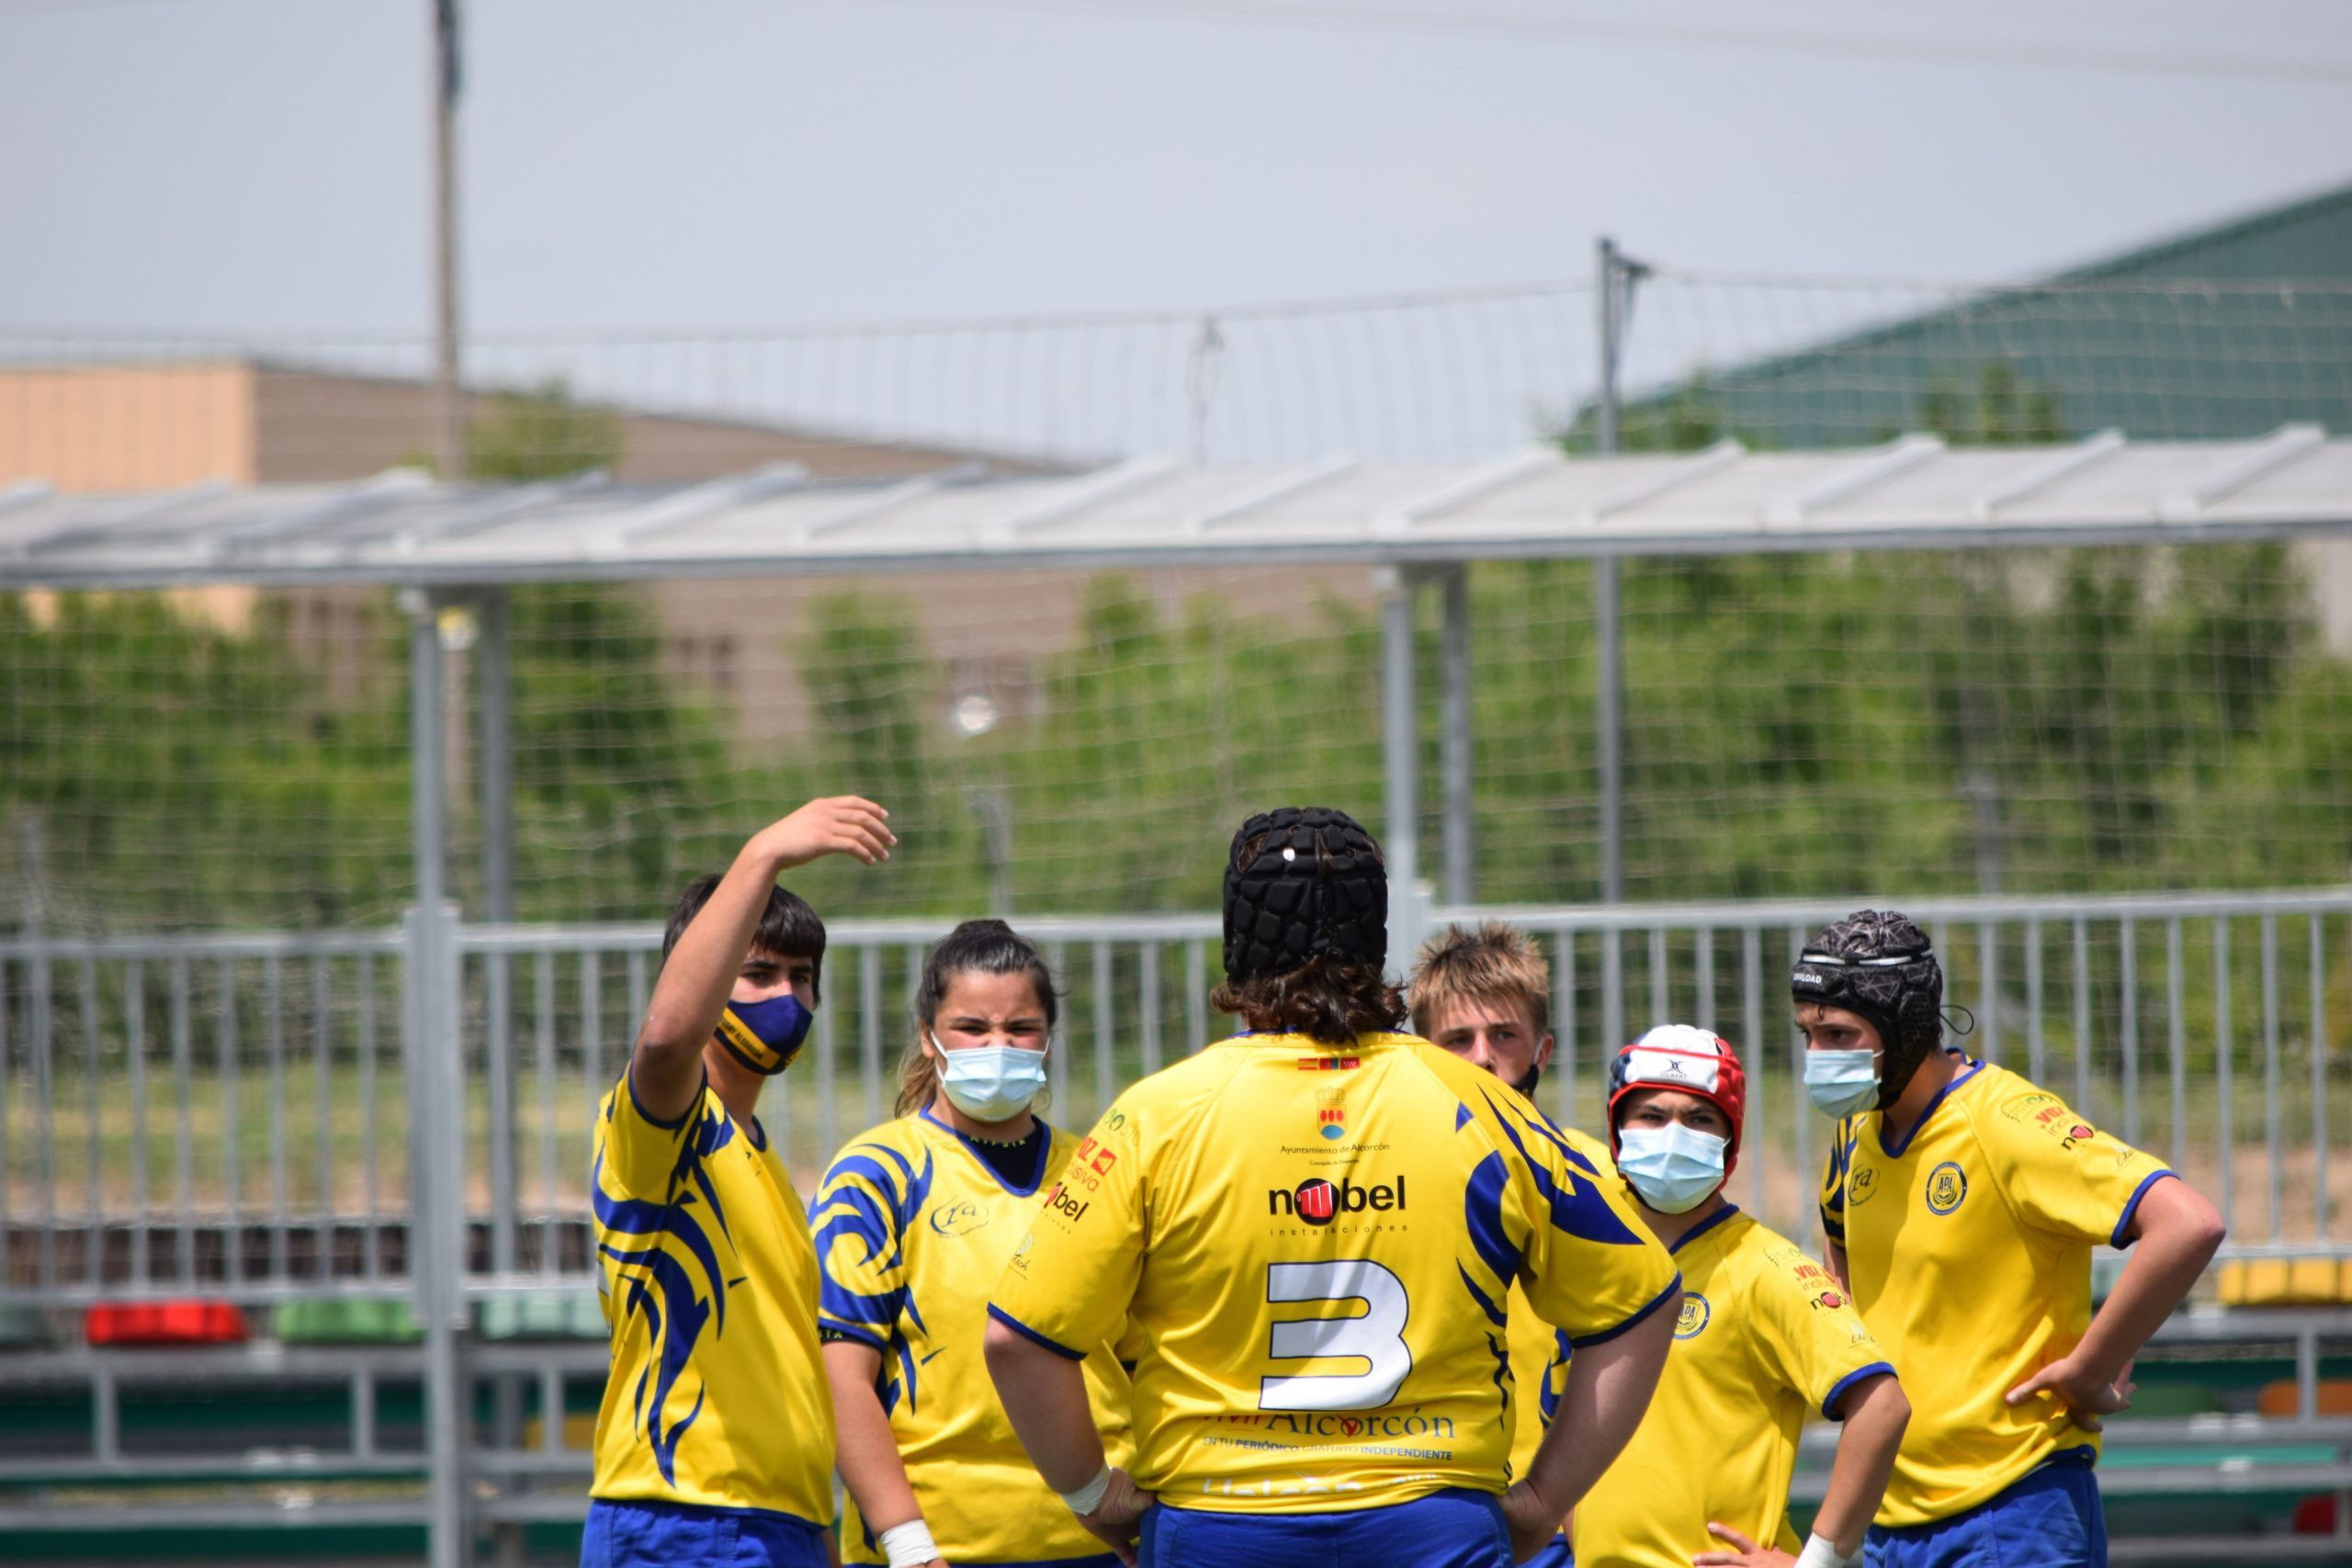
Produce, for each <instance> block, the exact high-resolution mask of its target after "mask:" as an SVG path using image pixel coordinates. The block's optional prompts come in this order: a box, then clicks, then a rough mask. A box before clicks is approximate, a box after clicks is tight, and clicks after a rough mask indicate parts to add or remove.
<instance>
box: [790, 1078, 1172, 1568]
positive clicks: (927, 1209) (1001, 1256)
mask: <svg viewBox="0 0 2352 1568" xmlns="http://www.w3.org/2000/svg"><path fill="white" fill-rule="evenodd" d="M1049 1137H1050V1142H1049V1143H1048V1145H1047V1146H1046V1151H1045V1156H1044V1158H1043V1160H1042V1161H1041V1162H1040V1165H1039V1168H1038V1172H1037V1177H1036V1179H1035V1181H1033V1182H1032V1183H1031V1184H1030V1185H1029V1186H1026V1187H1023V1188H1018V1189H1015V1188H1012V1187H1008V1186H1007V1185H1006V1184H1005V1183H1004V1181H1003V1180H1002V1179H1001V1178H999V1177H998V1175H997V1174H996V1172H995V1171H993V1170H991V1169H989V1167H988V1166H987V1165H986V1164H985V1163H983V1162H982V1160H981V1159H980V1157H979V1156H978V1155H977V1154H976V1153H974V1152H973V1151H972V1149H971V1147H970V1145H967V1143H965V1141H964V1140H963V1139H962V1138H961V1137H960V1136H958V1135H957V1134H956V1132H955V1131H954V1130H953V1129H951V1128H949V1127H947V1126H945V1125H944V1124H942V1123H941V1122H938V1121H937V1120H935V1119H934V1118H933V1116H932V1115H931V1114H930V1112H928V1111H924V1112H922V1113H920V1114H918V1115H914V1116H902V1117H900V1118H899V1119H898V1120H897V1121H895V1122H884V1123H882V1125H880V1126H879V1127H876V1128H875V1129H874V1130H873V1131H872V1132H870V1133H867V1134H865V1135H864V1136H863V1137H861V1138H859V1139H857V1140H856V1141H855V1142H854V1143H852V1144H851V1145H849V1146H848V1147H846V1148H844V1149H842V1152H841V1153H840V1155H839V1156H836V1157H835V1158H834V1160H833V1163H832V1166H831V1168H830V1169H828V1170H827V1171H826V1172H825V1179H824V1182H823V1184H822V1185H821V1186H820V1188H819V1189H818V1193H817V1206H816V1213H815V1218H814V1221H813V1223H814V1224H815V1225H816V1229H817V1258H818V1264H819V1266H820V1268H821V1269H822V1270H823V1276H824V1277H823V1282H822V1285H821V1286H820V1305H819V1308H818V1322H819V1324H820V1325H821V1326H822V1327H823V1328H824V1329H825V1330H827V1331H829V1332H831V1333H837V1334H842V1335H846V1336H848V1337H851V1338H853V1339H858V1340H863V1341H864V1342H865V1343H866V1344H868V1345H871V1346H873V1347H874V1348H876V1350H879V1351H880V1352H881V1353H882V1371H881V1377H880V1381H879V1382H878V1383H877V1385H876V1393H879V1394H880V1395H881V1399H882V1408H883V1409H884V1410H885V1411H887V1412H888V1415H889V1417H890V1431H891V1435H892V1436H893V1437H895V1438H897V1439H898V1442H899V1458H900V1459H901V1460H903V1461H905V1463H906V1467H907V1479H908V1481H909V1482H910V1483H912V1484H913V1486H914V1492H915V1501H916V1502H917V1503H918V1504H919V1505H920V1506H922V1516H923V1519H924V1522H925V1523H927V1524H928V1525H929V1526H930V1527H931V1535H932V1539H933V1540H934V1541H936V1542H937V1543H938V1546H939V1551H940V1554H941V1555H942V1556H944V1557H945V1558H946V1559H947V1561H949V1562H954V1563H956V1564H958V1565H959V1568H960V1565H961V1564H964V1563H967V1562H969V1563H991V1562H1053V1561H1056V1560H1058V1559H1061V1558H1069V1557H1094V1556H1098V1555H1100V1554H1101V1552H1102V1551H1103V1543H1102V1542H1101V1541H1100V1540H1096V1539H1095V1538H1094V1537H1093V1536H1091V1535H1089V1534H1088V1533H1087V1531H1086V1528H1085V1527H1084V1526H1083V1525H1080V1523H1079V1522H1078V1519H1077V1517H1076V1516H1074V1515H1073V1514H1071V1513H1070V1511H1069V1509H1068V1508H1066V1507H1064V1506H1062V1503H1061V1499H1060V1498H1058V1497H1057V1496H1055V1495H1054V1494H1053V1492H1052V1491H1051V1490H1050V1489H1049V1488H1048V1487H1047V1486H1046V1483H1045V1481H1044V1480H1043V1478H1041V1477H1040V1476H1039V1475H1038V1474H1037V1472H1036V1469H1035V1466H1033V1465H1032V1464H1031V1463H1030V1462H1029V1457H1028V1455H1027V1454H1026V1453H1024V1452H1023V1450H1022V1448H1021V1441H1020V1439H1019V1438H1016V1437H1015V1436H1014V1435H1013V1431H1012V1423H1011V1422H1010V1421H1008V1420H1006V1419H1005V1415H1004V1407H1003V1405H1001V1404H999V1403H998V1401H997V1394H996V1388H995V1385H993V1384H992V1383H990V1382H989V1372H988V1366H987V1364H986V1363H985V1361H983V1359H981V1349H980V1340H981V1332H982V1330H983V1329H984V1328H985V1327H986V1325H987V1323H988V1312H987V1308H988V1301H989V1292H990V1291H991V1290H993V1289H994V1288H995V1285H996V1281H997V1279H998V1277H999V1276H1001V1274H1002V1273H1003V1272H1004V1262H1005V1259H1006V1258H1010V1257H1011V1256H1012V1249H1013V1247H1014V1246H1015V1245H1016V1244H1017V1243H1018V1242H1019V1241H1020V1240H1021V1238H1022V1236H1023V1235H1026V1234H1027V1233H1028V1230H1029V1224H1030V1220H1031V1217H1032V1216H1033V1215H1034V1214H1035V1212H1036V1208H1037V1196H1036V1194H1037V1192H1038V1190H1039V1189H1040V1188H1041V1187H1050V1186H1051V1185H1052V1184H1053V1183H1055V1182H1057V1181H1058V1180H1060V1179H1062V1177H1063V1174H1064V1172H1065V1170H1066V1168H1068V1167H1069V1164H1070V1162H1071V1160H1072V1159H1073V1158H1074V1157H1078V1158H1087V1157H1091V1156H1093V1155H1094V1154H1095V1150H1094V1149H1093V1148H1091V1146H1089V1145H1083V1144H1081V1143H1080V1141H1079V1140H1078V1139H1076V1138H1073V1137H1071V1136H1070V1135H1069V1134H1065V1133H1058V1132H1056V1133H1050V1134H1049ZM1081 1151H1082V1152H1081ZM1086 1385H1087V1387H1086V1392H1087V1399H1088V1403H1089V1404H1091V1405H1092V1406H1093V1409H1094V1416H1095V1419H1096V1420H1097V1421H1098V1422H1099V1423H1101V1428H1102V1434H1103V1449H1104V1450H1105V1451H1106V1452H1107V1453H1108V1454H1109V1456H1110V1459H1111V1462H1112V1463H1114V1464H1125V1462H1126V1461H1127V1458H1128V1455H1129V1453H1130V1452H1131V1450H1132V1444H1131V1443H1130V1442H1129V1441H1128V1438H1127V1398H1128V1395H1127V1374H1126V1371H1125V1369H1124V1368H1122V1367H1121V1366H1120V1365H1119V1362H1118V1359H1117V1356H1116V1354H1115V1353H1114V1350H1113V1348H1112V1347H1111V1346H1110V1345H1109V1344H1108V1343H1107V1342H1096V1343H1094V1344H1092V1345H1091V1346H1090V1347H1089V1354H1088V1355H1087V1358H1086ZM846 1508H847V1512H846V1514H845V1515H844V1517H843V1519H842V1558H843V1559H844V1560H845V1561H847V1562H882V1561H883V1560H884V1554H883V1552H882V1551H881V1550H880V1548H878V1547H877V1546H876V1545H875V1544H874V1542H873V1541H872V1540H870V1539H869V1537H868V1531H867V1530H866V1528H865V1521H864V1520H862V1519H861V1518H860V1517H858V1512H857V1505H856V1503H855V1501H854V1500H851V1501H849V1502H848V1503H847V1505H846Z"/></svg>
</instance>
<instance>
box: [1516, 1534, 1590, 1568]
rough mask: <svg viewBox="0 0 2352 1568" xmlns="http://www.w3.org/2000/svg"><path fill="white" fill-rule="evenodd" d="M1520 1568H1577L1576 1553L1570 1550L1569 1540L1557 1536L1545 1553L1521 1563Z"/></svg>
mask: <svg viewBox="0 0 2352 1568" xmlns="http://www.w3.org/2000/svg"><path fill="white" fill-rule="evenodd" d="M1519 1568H1577V1559H1576V1553H1574V1552H1572V1551H1569V1550H1568V1538H1567V1537H1566V1536H1565V1535H1555V1536H1554V1537H1553V1538H1552V1540H1551V1541H1550V1543H1549V1544H1547V1545H1546V1546H1545V1547H1544V1550H1543V1551H1539V1552H1537V1553H1536V1554H1535V1555H1534V1556H1532V1557H1531V1558H1529V1559H1528V1560H1527V1561H1526V1562H1522V1563H1521V1564H1520V1565H1519Z"/></svg>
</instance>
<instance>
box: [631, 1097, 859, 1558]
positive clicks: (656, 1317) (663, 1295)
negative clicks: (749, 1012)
mask: <svg viewBox="0 0 2352 1568" xmlns="http://www.w3.org/2000/svg"><path fill="white" fill-rule="evenodd" d="M593 1171H594V1180H593V1181H592V1183H591V1186H590V1197H591V1201H592V1202H593V1204H594V1211H595V1222H596V1250H597V1254H598V1257H599V1258H600V1259H601V1260H602V1263H603V1269H602V1272H601V1273H600V1274H599V1275H598V1277H597V1286H598V1289H599V1290H600V1291H601V1292H603V1294H604V1298H605V1321H606V1322H607V1323H608V1324H609V1325H611V1326H612V1334H613V1343H612V1357H613V1359H612V1368H611V1371H609V1372H608V1373H607V1374H606V1376H605V1400H604V1404H603V1405H602V1406H601V1407H600V1408H599V1409H598V1411H597V1413H596V1445H595V1448H596V1472H595V1480H594V1483H592V1484H591V1485H590V1487H589V1489H588V1491H589V1495H591V1496H594V1497H605V1498H611V1499H614V1500H616V1501H619V1500H626V1501H660V1502H670V1503H692V1504H699V1505H703V1506H711V1507H721V1508H758V1509H764V1510H767V1511H770V1512H774V1513H781V1514H790V1515H792V1516H793V1517H796V1518H800V1519H804V1520H807V1521H808V1522H809V1523H811V1524H816V1525H822V1524H824V1523H825V1522H826V1521H828V1520H830V1519H831V1517H833V1486H832V1471H833V1401H832V1394H831V1390H830V1389H829V1388H828V1387H827V1385H826V1382H825V1372H824V1366H823V1363H822V1362H820V1360H819V1359H818V1355H817V1258H816V1253H815V1250H814V1249H813V1248H812V1247H810V1246H809V1221H808V1217H807V1215H806V1213H804V1212H803V1211H802V1209H801V1207H800V1200H799V1198H798V1197H797V1196H796V1195H795V1194H794V1192H793V1190H792V1182H791V1180H790V1179H789V1178H788V1177H787V1176H786V1174H785V1169H784V1165H783V1162H782V1161H780V1160H778V1159H777V1158H776V1156H775V1152H774V1151H773V1150H771V1149H770V1148H769V1147H768V1146H767V1136H766V1134H764V1133H763V1132H762V1131H761V1129H760V1124H759V1122H758V1120H757V1119H756V1118H754V1119H753V1121H752V1124H751V1125H750V1126H749V1127H748V1128H747V1127H744V1126H741V1125H740V1124H739V1123H738V1122H736V1121H735V1120H734V1118H732V1117H731V1116H729V1114H728V1113H727V1107H726V1106H725V1105H724V1104H723V1103H721V1102H720V1100H719V1098H718V1094H717V1093H716V1092H714V1091H712V1090H711V1089H709V1088H708V1087H707V1086H706V1087H705V1089H704V1090H703V1093H702V1098H701V1099H700V1100H698V1101H696V1102H695V1105H694V1106H693V1107H692V1108H691V1109H690V1110H688V1111H687V1112H686V1113H685V1114H684V1116H681V1117H680V1118H679V1119H678V1120H677V1121H676V1122H672V1123H666V1124H665V1123H663V1122H657V1121H655V1120H654V1119H653V1118H651V1117H650V1116H648V1115H647V1114H646V1113H645V1112H644V1111H643V1110H642V1109H641V1108H640V1107H639V1105H638V1103H637V1095H636V1093H635V1091H634V1089H632V1088H631V1087H630V1084H629V1081H628V1075H627V1073H626V1072H624V1073H623V1075H622V1078H621V1082H620V1083H619V1084H618V1085H617V1086H616V1087H615V1088H614V1089H613V1090H612V1091H611V1092H610V1093H608V1094H606V1095H605V1100H604V1103H603V1105H602V1106H601V1107H600V1108H599V1110H598V1111H597V1116H596V1138H595V1156H594V1167H593Z"/></svg>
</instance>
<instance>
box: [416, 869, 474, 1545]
mask: <svg viewBox="0 0 2352 1568" xmlns="http://www.w3.org/2000/svg"><path fill="white" fill-rule="evenodd" d="M403 926H404V930H405V934H406V936H407V950H408V951H407V954H406V957H407V961H408V985H407V987H406V988H405V990H404V993H403V995H404V997H405V999H406V1008H405V1010H406V1012H407V1017H406V1019H405V1020H404V1024H405V1027H404V1028H403V1030H402V1036H403V1043H404V1045H405V1047H406V1052H407V1058H408V1060H407V1071H406V1073H405V1075H404V1077H406V1080H407V1091H408V1092H407V1101H408V1120H409V1238H408V1239H409V1270H410V1275H411V1278H412V1280H413V1283H414V1289H415V1298H416V1316H417V1321H418V1323H419V1324H420V1325H422V1326H423V1327H424V1446H425V1458H426V1464H427V1467H428V1480H427V1491H426V1502H427V1509H428V1519H429V1526H428V1539H429V1542H430V1561H431V1562H432V1564H433V1568H464V1564H465V1563H466V1562H468V1560H469V1558H470V1556H471V1551H470V1550H469V1548H470V1546H471V1538H470V1535H469V1529H470V1527H469V1523H468V1520H467V1507H466V1477H465V1451H466V1426H467V1421H468V1416H469V1411H468V1409H467V1404H468V1401H467V1398H466V1388H465V1379H464V1366H463V1359H462V1358H463V1347H462V1346H461V1344H460V1343H459V1338H460V1335H461V1334H462V1332H463V1330H464V1326H465V1293H464V1290H463V1280H464V1271H465V1266H466V1207H465V1175H464V1162H465V1122H464V1117H463V1115H462V1107H461V1105H460V1103H459V1100H460V1084H461V1082H462V1076H461V1074H460V1072H459V1070H458V1064H459V1050H460V1041H459V1038H458V1028H459V1019H460V1011H459V1006H458V982H459V978H460V976H459V975H458V945H457V926H458V919H457V911H456V910H455V909H454V908H451V907H450V906H448V905H447V904H440V905H435V906H432V907H429V908H428V907H426V906H424V905H417V906H414V907H413V908H410V910H409V911H408V914H407V918H406V919H405V920H404V922H403Z"/></svg>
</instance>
